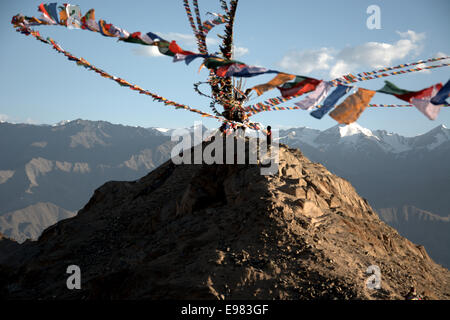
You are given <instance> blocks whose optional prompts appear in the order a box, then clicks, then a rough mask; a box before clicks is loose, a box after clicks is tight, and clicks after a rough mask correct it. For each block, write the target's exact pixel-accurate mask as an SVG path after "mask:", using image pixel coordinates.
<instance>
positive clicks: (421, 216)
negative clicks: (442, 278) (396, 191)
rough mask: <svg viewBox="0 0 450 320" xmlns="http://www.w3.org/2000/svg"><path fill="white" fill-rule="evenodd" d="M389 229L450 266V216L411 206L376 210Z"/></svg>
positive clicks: (439, 261)
mask: <svg viewBox="0 0 450 320" xmlns="http://www.w3.org/2000/svg"><path fill="white" fill-rule="evenodd" d="M377 212H378V214H379V215H380V217H381V218H382V219H383V220H384V221H385V222H386V223H387V224H389V225H390V226H391V227H393V228H395V229H397V230H398V232H399V233H400V234H401V235H402V236H404V237H407V238H408V239H409V240H411V241H413V242H416V243H420V244H422V245H424V246H425V248H427V251H428V253H429V254H430V256H431V257H432V258H433V259H434V260H435V261H436V262H437V263H440V264H442V265H444V266H450V215H448V216H447V217H441V216H438V215H436V214H433V213H431V212H428V211H424V210H420V209H418V208H415V207H413V206H403V207H401V208H383V209H377Z"/></svg>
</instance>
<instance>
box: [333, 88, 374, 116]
mask: <svg viewBox="0 0 450 320" xmlns="http://www.w3.org/2000/svg"><path fill="white" fill-rule="evenodd" d="M375 92H376V91H372V90H367V89H363V88H358V91H357V92H356V93H354V94H352V95H351V96H348V97H347V98H346V99H345V100H344V102H342V103H341V104H340V105H338V106H337V107H336V108H335V109H334V110H333V111H331V112H330V117H332V118H333V119H334V120H336V121H337V122H339V123H341V124H342V123H345V124H350V123H353V122H355V121H356V120H358V118H359V116H360V115H361V113H362V112H363V111H364V109H365V108H366V107H367V105H368V104H369V102H370V100H371V99H372V97H373V96H374V94H375Z"/></svg>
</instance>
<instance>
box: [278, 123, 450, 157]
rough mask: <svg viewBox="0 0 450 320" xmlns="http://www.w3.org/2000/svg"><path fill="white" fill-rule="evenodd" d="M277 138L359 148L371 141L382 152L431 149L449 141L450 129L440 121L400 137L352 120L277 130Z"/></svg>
mask: <svg viewBox="0 0 450 320" xmlns="http://www.w3.org/2000/svg"><path fill="white" fill-rule="evenodd" d="M280 141H281V142H286V143H288V144H289V143H291V144H292V143H300V144H308V145H310V146H312V147H314V148H322V149H323V148H327V147H332V146H336V145H342V146H345V147H351V148H363V147H364V146H365V145H367V144H372V145H376V146H378V147H379V148H381V149H382V150H383V151H384V152H387V153H393V154H398V153H402V152H405V151H411V150H413V149H417V148H427V149H428V150H432V149H435V148H437V147H439V146H440V145H442V144H443V143H446V142H449V141H450V129H448V128H446V127H445V126H444V125H440V126H438V127H436V128H435V129H433V130H431V131H429V132H427V133H425V134H423V135H419V136H416V137H404V136H401V135H399V134H396V133H393V132H387V131H386V130H374V131H371V130H369V129H367V128H364V127H362V126H361V125H359V124H358V123H356V122H355V123H352V124H349V125H336V126H333V127H331V128H329V129H326V130H323V131H320V130H316V129H311V128H305V127H301V128H291V129H287V130H280Z"/></svg>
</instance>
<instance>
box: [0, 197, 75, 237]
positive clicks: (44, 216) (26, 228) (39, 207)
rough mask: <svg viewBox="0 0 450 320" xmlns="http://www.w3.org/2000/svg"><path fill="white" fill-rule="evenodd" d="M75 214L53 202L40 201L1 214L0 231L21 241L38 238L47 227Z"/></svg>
mask: <svg viewBox="0 0 450 320" xmlns="http://www.w3.org/2000/svg"><path fill="white" fill-rule="evenodd" d="M75 215H76V213H75V212H71V211H67V210H65V209H62V208H60V207H58V206H56V205H54V204H52V203H49V202H47V203H41V202H40V203H37V204H35V205H32V206H28V207H26V208H24V209H21V210H16V211H13V212H8V213H6V214H4V215H2V216H0V232H1V233H3V234H4V235H5V236H7V237H8V238H11V239H14V240H16V241H17V242H19V243H21V242H23V241H25V240H26V239H32V240H36V239H37V238H38V237H39V236H40V235H41V233H42V231H43V230H45V229H46V228H47V227H49V226H52V225H54V224H55V223H56V222H58V221H60V220H63V219H67V218H71V217H73V216H75Z"/></svg>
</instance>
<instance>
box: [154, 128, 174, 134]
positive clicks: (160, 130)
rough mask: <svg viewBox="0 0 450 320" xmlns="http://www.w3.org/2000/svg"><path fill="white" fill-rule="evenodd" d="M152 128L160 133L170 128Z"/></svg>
mask: <svg viewBox="0 0 450 320" xmlns="http://www.w3.org/2000/svg"><path fill="white" fill-rule="evenodd" d="M153 129H155V130H158V131H159V132H162V133H166V132H167V131H169V130H170V129H168V128H153Z"/></svg>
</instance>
